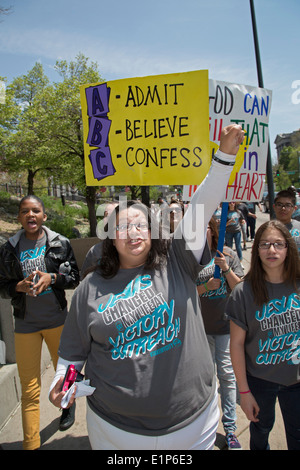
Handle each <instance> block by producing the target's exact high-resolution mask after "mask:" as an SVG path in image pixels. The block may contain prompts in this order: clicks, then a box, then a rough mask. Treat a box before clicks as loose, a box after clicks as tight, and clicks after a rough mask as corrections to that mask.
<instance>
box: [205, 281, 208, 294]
mask: <svg viewBox="0 0 300 470" xmlns="http://www.w3.org/2000/svg"><path fill="white" fill-rule="evenodd" d="M204 289H205V290H206V292H208V289H207V285H206V282H205V283H204Z"/></svg>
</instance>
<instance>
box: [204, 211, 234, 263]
mask: <svg viewBox="0 0 300 470" xmlns="http://www.w3.org/2000/svg"><path fill="white" fill-rule="evenodd" d="M208 227H209V228H210V230H211V251H212V252H216V251H217V249H218V240H219V230H218V224H217V221H216V219H215V218H214V217H212V218H211V219H210V221H209V222H208ZM223 255H226V256H229V257H230V258H232V256H231V254H230V253H227V252H226V246H224V248H223Z"/></svg>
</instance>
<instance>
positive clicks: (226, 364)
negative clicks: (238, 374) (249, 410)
mask: <svg viewBox="0 0 300 470" xmlns="http://www.w3.org/2000/svg"><path fill="white" fill-rule="evenodd" d="M207 339H208V343H209V347H210V350H211V353H212V357H213V359H214V362H215V364H216V367H217V377H218V379H219V384H220V396H221V407H222V423H223V428H224V431H225V433H226V434H228V433H234V432H235V430H236V395H237V393H236V380H235V375H234V372H233V367H232V364H231V357H230V350H229V344H230V335H229V334H228V335H207Z"/></svg>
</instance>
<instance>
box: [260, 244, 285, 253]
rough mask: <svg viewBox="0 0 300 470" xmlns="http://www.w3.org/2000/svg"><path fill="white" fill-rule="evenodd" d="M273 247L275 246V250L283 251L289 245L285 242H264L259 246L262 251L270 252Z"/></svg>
mask: <svg viewBox="0 0 300 470" xmlns="http://www.w3.org/2000/svg"><path fill="white" fill-rule="evenodd" d="M271 246H274V250H276V251H277V250H278V251H281V250H284V248H287V246H288V244H287V243H284V242H274V243H271V242H262V243H259V244H258V248H260V249H261V250H269V248H271Z"/></svg>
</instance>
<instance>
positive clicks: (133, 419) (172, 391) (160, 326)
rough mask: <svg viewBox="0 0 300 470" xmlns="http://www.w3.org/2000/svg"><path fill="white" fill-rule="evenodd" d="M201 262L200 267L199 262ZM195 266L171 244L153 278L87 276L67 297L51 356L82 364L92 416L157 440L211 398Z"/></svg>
mask: <svg viewBox="0 0 300 470" xmlns="http://www.w3.org/2000/svg"><path fill="white" fill-rule="evenodd" d="M202 262H204V263H205V264H207V262H208V258H207V256H204V257H203V258H202ZM200 269H201V266H200V265H199V264H198V263H197V262H196V260H195V258H194V256H193V254H192V253H191V252H190V251H188V250H185V244H184V241H183V240H173V241H172V246H171V248H170V252H169V257H168V262H167V264H166V265H165V267H163V268H161V269H160V270H157V271H154V270H145V269H144V268H143V267H139V268H134V269H120V270H119V272H118V273H117V275H116V276H114V277H113V278H112V279H104V278H103V277H102V276H101V275H100V272H99V271H95V272H93V273H90V274H89V275H88V276H87V277H86V278H85V279H84V280H83V282H82V283H81V284H80V285H79V287H78V288H77V290H76V291H75V293H74V295H73V299H72V303H71V306H70V311H69V314H68V317H67V320H66V323H65V327H64V330H63V333H62V337H61V344H60V348H59V355H60V357H62V358H63V359H66V360H68V361H87V362H86V367H85V372H86V376H87V378H89V379H90V380H91V385H92V386H94V387H96V391H95V392H94V393H93V395H91V396H90V397H88V403H89V406H90V407H91V408H92V410H93V411H94V412H95V413H97V414H98V415H99V416H101V417H102V418H103V419H105V420H106V421H108V422H110V423H111V424H113V425H114V426H117V427H119V428H121V429H124V430H126V431H129V432H134V433H138V434H144V435H162V434H167V433H169V432H171V431H174V430H176V429H180V428H181V427H184V426H186V425H187V424H189V423H190V422H192V421H193V420H194V419H195V418H196V417H197V416H199V415H200V413H201V412H202V411H203V410H204V409H205V408H206V406H207V405H208V404H209V403H210V401H211V399H212V397H213V394H214V391H215V374H214V366H213V362H212V359H211V354H210V351H209V346H208V343H207V339H206V335H205V331H204V326H203V321H202V316H201V310H200V304H199V296H198V294H197V290H196V279H197V276H198V273H199V270H200Z"/></svg>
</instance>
